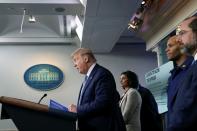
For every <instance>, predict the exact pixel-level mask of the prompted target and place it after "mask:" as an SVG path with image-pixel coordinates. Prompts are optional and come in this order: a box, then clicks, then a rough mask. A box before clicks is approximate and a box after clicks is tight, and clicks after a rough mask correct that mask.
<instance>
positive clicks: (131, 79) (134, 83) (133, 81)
mask: <svg viewBox="0 0 197 131" xmlns="http://www.w3.org/2000/svg"><path fill="white" fill-rule="evenodd" d="M121 75H125V76H127V78H128V84H129V87H132V88H135V89H136V88H138V85H139V81H138V76H137V75H136V74H135V73H134V72H132V71H125V72H122V73H121Z"/></svg>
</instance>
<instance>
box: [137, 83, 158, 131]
mask: <svg viewBox="0 0 197 131" xmlns="http://www.w3.org/2000/svg"><path fill="white" fill-rule="evenodd" d="M138 91H139V93H140V95H141V97H142V106H141V114H140V118H141V131H162V120H161V117H160V115H159V112H158V106H157V103H156V100H155V98H154V96H153V95H152V93H151V92H150V91H149V90H148V89H147V88H144V87H142V86H139V88H138Z"/></svg>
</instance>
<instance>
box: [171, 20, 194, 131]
mask: <svg viewBox="0 0 197 131" xmlns="http://www.w3.org/2000/svg"><path fill="white" fill-rule="evenodd" d="M178 36H179V38H178V40H179V41H181V42H182V43H183V44H184V45H185V49H186V51H187V53H190V54H191V55H193V56H194V59H195V60H196V59H197V54H196V53H197V17H196V16H194V17H190V18H187V19H185V20H184V21H183V22H181V24H180V26H179V33H178ZM168 131H197V64H196V63H195V62H194V64H192V65H191V66H190V67H189V69H188V71H187V73H186V75H185V79H184V80H182V81H180V87H179V88H178V91H177V93H176V94H175V98H174V100H173V103H172V111H171V114H170V122H169V126H168Z"/></svg>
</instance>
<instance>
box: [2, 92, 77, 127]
mask: <svg viewBox="0 0 197 131" xmlns="http://www.w3.org/2000/svg"><path fill="white" fill-rule="evenodd" d="M0 103H2V110H1V119H9V118H11V119H12V120H13V122H14V124H15V125H16V127H17V128H18V130H19V131H76V120H77V115H76V113H72V112H63V111H60V110H56V109H49V108H48V106H47V105H42V104H37V103H34V102H30V101H26V100H21V99H16V98H11V97H5V96H2V97H0Z"/></svg>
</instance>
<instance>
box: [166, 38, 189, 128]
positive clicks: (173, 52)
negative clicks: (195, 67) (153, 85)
mask: <svg viewBox="0 0 197 131" xmlns="http://www.w3.org/2000/svg"><path fill="white" fill-rule="evenodd" d="M177 38H178V36H176V35H175V36H172V37H170V38H169V39H168V42H167V48H166V50H165V51H166V54H167V57H168V60H170V61H173V64H174V68H173V69H172V70H171V71H170V73H171V76H170V77H169V79H168V87H167V95H168V112H167V123H166V127H167V128H168V125H169V124H170V119H171V112H172V111H173V103H174V99H175V98H176V93H177V91H178V89H179V87H180V84H181V82H180V81H183V80H184V79H185V74H186V73H187V71H188V69H189V67H190V65H191V63H192V61H193V57H192V56H188V55H187V54H186V53H185V52H184V50H182V46H183V43H181V42H180V41H178V40H177Z"/></svg>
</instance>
